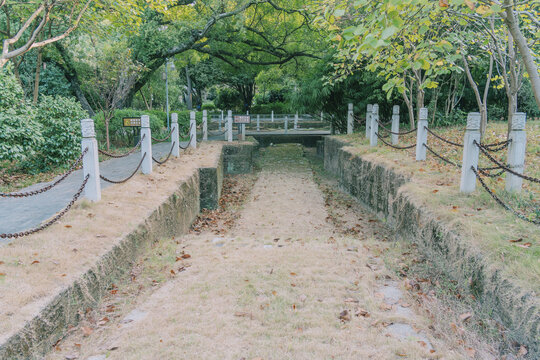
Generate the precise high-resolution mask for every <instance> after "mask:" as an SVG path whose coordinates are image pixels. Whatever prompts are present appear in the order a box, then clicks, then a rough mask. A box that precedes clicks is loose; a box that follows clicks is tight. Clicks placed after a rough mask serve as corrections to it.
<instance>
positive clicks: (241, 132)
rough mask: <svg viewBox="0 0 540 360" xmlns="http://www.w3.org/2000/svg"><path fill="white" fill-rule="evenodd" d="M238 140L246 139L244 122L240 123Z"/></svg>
mask: <svg viewBox="0 0 540 360" xmlns="http://www.w3.org/2000/svg"><path fill="white" fill-rule="evenodd" d="M240 140H241V141H245V140H246V124H240Z"/></svg>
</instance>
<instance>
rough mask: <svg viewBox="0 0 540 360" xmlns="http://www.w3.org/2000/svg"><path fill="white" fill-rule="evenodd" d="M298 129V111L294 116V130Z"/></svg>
mask: <svg viewBox="0 0 540 360" xmlns="http://www.w3.org/2000/svg"><path fill="white" fill-rule="evenodd" d="M297 129H298V111H297V112H296V114H294V130H297Z"/></svg>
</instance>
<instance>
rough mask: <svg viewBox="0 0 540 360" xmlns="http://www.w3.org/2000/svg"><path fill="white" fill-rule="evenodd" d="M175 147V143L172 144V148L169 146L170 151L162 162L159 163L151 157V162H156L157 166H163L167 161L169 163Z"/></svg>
mask: <svg viewBox="0 0 540 360" xmlns="http://www.w3.org/2000/svg"><path fill="white" fill-rule="evenodd" d="M175 145H176V141H175V142H173V144H172V146H171V150H170V151H169V154H168V155H167V158H166V159H165V160H163V161H159V160H157V159H156V158H155V157H153V156H152V160H154V161H155V162H157V163H158V164H159V165H163V164H165V163H166V162H167V161H169V158H170V157H171V154H172V151H173V149H174V146H175Z"/></svg>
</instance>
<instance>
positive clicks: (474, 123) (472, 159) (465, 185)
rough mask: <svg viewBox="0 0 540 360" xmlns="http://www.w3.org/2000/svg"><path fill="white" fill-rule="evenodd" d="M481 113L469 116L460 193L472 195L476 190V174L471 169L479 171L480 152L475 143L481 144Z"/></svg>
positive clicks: (464, 142)
mask: <svg viewBox="0 0 540 360" xmlns="http://www.w3.org/2000/svg"><path fill="white" fill-rule="evenodd" d="M480 118H481V117H480V113H478V112H473V113H469V115H468V116H467V128H466V130H465V138H464V139H463V162H462V165H461V184H460V187H459V191H461V192H462V193H466V194H469V193H472V192H473V191H474V190H475V189H476V174H475V173H474V171H472V169H471V167H473V168H475V169H478V154H479V152H480V150H479V149H478V146H476V144H475V143H474V142H475V141H476V142H477V143H480Z"/></svg>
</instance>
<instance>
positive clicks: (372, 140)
mask: <svg viewBox="0 0 540 360" xmlns="http://www.w3.org/2000/svg"><path fill="white" fill-rule="evenodd" d="M369 119H370V126H369V130H370V133H369V134H370V135H369V146H377V140H378V137H377V134H378V131H379V123H378V121H379V105H377V104H373V105H372V106H371V115H370V117H369Z"/></svg>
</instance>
